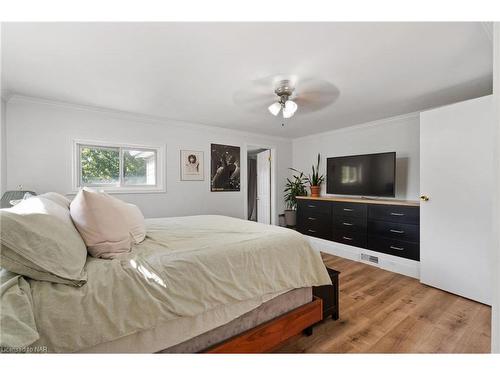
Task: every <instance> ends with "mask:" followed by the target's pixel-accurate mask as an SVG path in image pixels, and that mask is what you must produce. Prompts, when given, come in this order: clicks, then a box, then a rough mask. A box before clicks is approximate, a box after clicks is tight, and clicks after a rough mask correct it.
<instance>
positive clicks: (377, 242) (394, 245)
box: [367, 236, 420, 260]
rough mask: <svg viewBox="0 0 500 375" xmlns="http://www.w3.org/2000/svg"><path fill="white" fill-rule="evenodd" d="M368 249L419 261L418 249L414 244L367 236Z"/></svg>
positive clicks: (416, 244)
mask: <svg viewBox="0 0 500 375" xmlns="http://www.w3.org/2000/svg"><path fill="white" fill-rule="evenodd" d="M367 247H368V249H370V250H373V251H378V252H381V253H385V254H390V255H395V256H398V257H402V258H407V259H413V260H420V248H419V244H418V243H416V242H407V241H401V240H396V239H391V238H384V237H372V236H368V246H367Z"/></svg>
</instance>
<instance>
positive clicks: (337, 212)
mask: <svg viewBox="0 0 500 375" xmlns="http://www.w3.org/2000/svg"><path fill="white" fill-rule="evenodd" d="M366 215H367V206H366V204H363V203H349V202H334V203H333V216H334V217H335V216H350V217H360V218H365V219H366Z"/></svg>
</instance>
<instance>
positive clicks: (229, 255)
mask: <svg viewBox="0 0 500 375" xmlns="http://www.w3.org/2000/svg"><path fill="white" fill-rule="evenodd" d="M147 230H148V231H147V238H146V240H145V241H144V242H143V243H141V244H140V245H136V246H135V247H134V248H133V251H132V252H131V253H129V254H124V255H122V256H120V257H119V258H117V259H113V260H102V259H96V258H88V261H87V264H86V268H87V274H88V281H87V283H86V284H85V285H84V286H82V287H73V286H69V285H63V284H54V283H49V282H42V281H34V280H28V282H29V286H28V287H27V286H26V285H24V284H23V288H24V289H23V290H21V288H20V286H19V283H12V282H11V283H10V287H9V288H7V289H5V290H4V289H2V303H3V302H4V296H10V300H9V301H11V300H12V298H13V296H14V298H17V300H16V303H15V304H12V301H11V302H9V303H11V304H12V306H23V307H22V308H23V312H24V315H23V316H24V318H23V321H22V322H13V321H12V319H11V320H10V321H9V322H8V327H7V332H11V333H12V332H15V329H16V324H18V326H19V327H21V326H23V325H28V326H29V325H30V324H32V323H30V321H29V316H28V317H26V315H29V314H26V311H28V312H29V311H31V312H32V317H33V318H34V319H33V320H32V321H34V322H35V327H31V326H30V327H29V328H31V330H30V329H28V330H26V329H25V330H19V332H20V334H21V333H22V332H24V331H26V332H28V333H29V334H27V335H26V337H16V340H17V341H16V345H19V343H22V344H23V345H30V344H31V345H32V346H38V347H39V346H46V347H47V349H48V351H55V352H76V351H82V350H85V349H86V348H91V347H95V346H96V345H99V344H102V343H105V342H109V341H112V340H116V339H118V338H120V337H125V336H128V335H131V334H133V333H136V332H139V331H144V330H148V329H152V328H154V327H157V326H159V325H161V324H162V323H164V322H167V321H170V320H173V319H176V318H179V317H194V316H197V315H200V314H202V313H206V312H207V311H213V312H214V313H215V314H216V313H217V311H223V310H224V309H222V307H223V306H226V307H227V306H228V305H231V304H234V305H235V306H236V305H240V307H241V309H240V310H238V311H237V314H232V316H233V315H238V314H239V315H241V314H243V313H245V312H247V311H249V309H253V308H255V307H257V306H258V305H260V304H261V303H263V302H264V301H265V300H267V299H270V298H272V297H273V296H276V295H279V294H281V293H284V292H286V291H288V290H290V289H294V288H302V287H309V286H314V285H324V284H330V283H331V282H330V278H329V277H328V273H327V272H326V269H325V267H324V265H323V262H322V260H321V256H320V254H319V253H318V252H316V251H314V250H313V249H312V248H311V247H310V246H309V244H308V243H307V241H306V240H305V238H304V237H303V236H302V235H301V234H299V233H297V232H295V231H292V230H289V229H285V228H280V227H275V226H268V225H263V224H258V223H253V222H248V221H244V220H239V219H234V218H229V217H224V216H189V217H177V218H166V219H149V220H147ZM25 284H26V283H25ZM243 307H244V308H243ZM16 308H19V307H16ZM235 311H236V310H235ZM233 319H234V318H233ZM222 320H223V319H222ZM222 320H220V321H222ZM214 324H215V323H214ZM217 324H218V323H217ZM221 324H224V323H221ZM203 325H205V326H206V327H207V329H206V330H205V331H208V330H210V329H212V328H214V327H213V324H209V323H207V322H206V321H205V322H204V323H203ZM219 325H220V324H219ZM33 331H34V332H37V333H38V336H39V338H38V339H37V340H36V341H34V342H33ZM200 331H203V329H202V328H201V327H200V328H198V329H196V334H200V333H203V332H200ZM5 338H6V337H5V335H3V336H2V337H1V339H2V345H4V346H8V342H5V340H4V339H5ZM188 338H190V337H172V342H173V344H172V345H174V344H175V343H177V342H181V341H184V340H186V339H188ZM28 341H29V342H28ZM6 344H7V345H6Z"/></svg>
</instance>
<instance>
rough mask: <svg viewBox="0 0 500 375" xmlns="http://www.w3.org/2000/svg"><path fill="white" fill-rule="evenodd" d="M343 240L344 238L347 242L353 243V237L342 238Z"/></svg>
mask: <svg viewBox="0 0 500 375" xmlns="http://www.w3.org/2000/svg"><path fill="white" fill-rule="evenodd" d="M342 238H343V239H344V240H347V241H352V237H346V236H342Z"/></svg>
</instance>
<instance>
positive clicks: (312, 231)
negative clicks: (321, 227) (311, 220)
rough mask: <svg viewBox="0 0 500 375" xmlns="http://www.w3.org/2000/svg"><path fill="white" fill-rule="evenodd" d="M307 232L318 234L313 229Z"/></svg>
mask: <svg viewBox="0 0 500 375" xmlns="http://www.w3.org/2000/svg"><path fill="white" fill-rule="evenodd" d="M307 231H308V232H311V233H316V231H315V230H313V229H308V230H307Z"/></svg>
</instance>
